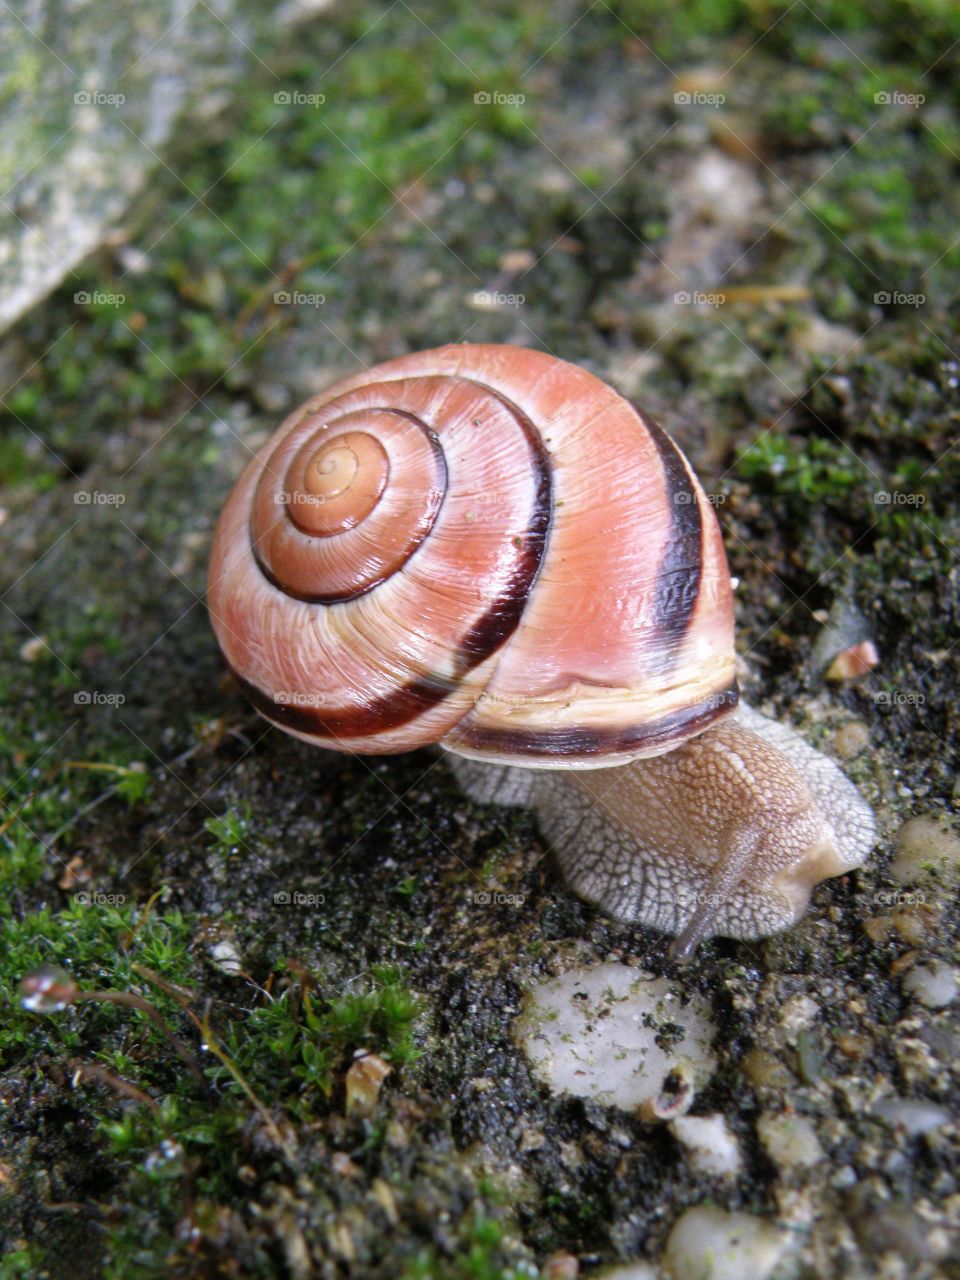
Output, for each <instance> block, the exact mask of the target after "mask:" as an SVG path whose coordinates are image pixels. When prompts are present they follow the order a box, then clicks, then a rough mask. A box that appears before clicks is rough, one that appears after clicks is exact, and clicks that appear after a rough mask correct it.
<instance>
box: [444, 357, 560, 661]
mask: <svg viewBox="0 0 960 1280" xmlns="http://www.w3.org/2000/svg"><path fill="white" fill-rule="evenodd" d="M464 381H468V382H472V383H473V384H474V386H477V387H480V388H481V390H483V391H486V392H487V393H488V394H489V395H491V396H493V397H494V398H495V399H497V400H499V401H500V403H501V404H503V405H505V406H506V407H507V409H509V411H510V412H511V413H512V414H513V416H514V417H515V418H516V420H517V422H518V423H519V425H520V428H521V430H522V431H523V434H524V436H525V437H526V439H527V443H528V444H529V446H530V457H531V461H532V463H533V466H534V469H535V472H536V488H535V492H534V500H533V511H532V513H531V516H530V521H529V524H528V527H527V532H526V533H525V534H524V535H523V544H522V546H521V547H518V551H519V552H520V555H519V556H518V563H517V566H516V568H515V569H514V572H513V576H512V577H511V579H510V582H509V584H508V586H507V589H506V590H505V591H504V592H502V593H501V595H500V596H498V598H497V599H496V600H494V602H493V604H491V606H490V607H489V609H487V611H486V612H485V613H484V614H483V615H482V616H481V617H480V618H478V619H477V621H476V622H475V623H474V624H473V626H472V627H471V628H470V630H469V631H468V632H467V633H466V635H465V636H464V637H463V639H462V640H461V641H460V651H459V653H458V655H457V661H456V666H455V670H456V672H457V674H458V675H466V673H467V672H468V671H472V670H473V668H474V667H478V666H479V665H480V663H481V662H485V661H486V659H487V658H489V657H490V655H491V654H492V653H495V652H496V651H497V649H499V648H500V646H501V645H502V644H503V643H504V642H505V641H506V640H508V639H509V638H510V636H512V635H513V633H514V631H516V629H517V627H518V626H519V625H520V618H521V617H522V615H523V609H524V606H525V604H526V601H527V596H528V595H529V594H530V592H531V590H532V589H533V584H534V583H535V582H536V580H537V575H538V574H539V572H540V565H541V564H542V562H543V555H544V551H545V550H546V545H547V534H548V532H549V529H550V521H551V519H552V518H553V484H552V479H551V471H552V468H551V463H550V455H549V454H548V453H547V450H546V448H545V446H544V443H543V440H542V439H541V437H540V433H539V431H538V430H537V428H536V427H535V426H534V424H533V423H532V422H531V420H530V419H529V418H528V417H527V415H526V414H525V413H524V412H523V410H522V409H521V408H520V406H519V405H517V404H514V402H513V401H512V400H509V399H508V398H507V397H506V396H505V395H502V394H501V393H500V392H499V391H496V390H495V389H494V388H493V387H490V386H488V385H487V384H486V383H485V382H480V381H478V380H477V379H476V378H468V379H464Z"/></svg>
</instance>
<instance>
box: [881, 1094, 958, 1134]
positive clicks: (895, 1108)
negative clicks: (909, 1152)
mask: <svg viewBox="0 0 960 1280" xmlns="http://www.w3.org/2000/svg"><path fill="white" fill-rule="evenodd" d="M873 1113H874V1115H877V1116H882V1118H883V1119H884V1120H886V1121H887V1122H888V1123H889V1124H892V1125H896V1126H897V1127H899V1128H902V1129H903V1130H904V1131H905V1132H906V1133H908V1134H909V1135H910V1137H911V1138H914V1137H917V1136H919V1135H920V1134H922V1133H931V1132H932V1131H933V1130H934V1129H940V1128H942V1127H943V1125H945V1124H950V1123H951V1122H952V1120H953V1117H952V1116H951V1114H950V1112H949V1111H948V1110H947V1109H946V1107H939V1106H937V1104H936V1103H935V1102H927V1101H926V1100H925V1099H924V1098H882V1099H881V1100H880V1101H879V1102H878V1103H876V1105H875V1106H874V1108H873Z"/></svg>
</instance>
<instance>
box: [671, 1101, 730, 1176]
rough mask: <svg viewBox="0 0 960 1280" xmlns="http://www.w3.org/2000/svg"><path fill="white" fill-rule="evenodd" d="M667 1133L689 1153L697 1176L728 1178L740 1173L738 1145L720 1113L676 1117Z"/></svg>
mask: <svg viewBox="0 0 960 1280" xmlns="http://www.w3.org/2000/svg"><path fill="white" fill-rule="evenodd" d="M670 1131H671V1133H672V1134H673V1136H674V1137H675V1138H676V1139H677V1141H678V1142H680V1143H681V1144H682V1145H683V1146H684V1147H685V1148H686V1149H687V1152H688V1153H689V1158H690V1165H691V1167H692V1168H693V1169H694V1170H695V1171H696V1172H697V1173H705V1174H707V1175H709V1176H713V1177H729V1176H732V1175H733V1174H735V1173H737V1172H739V1169H740V1165H741V1163H742V1162H741V1158H740V1146H739V1144H738V1142H737V1139H736V1137H735V1136H734V1135H733V1134H732V1133H731V1132H730V1130H729V1128H728V1127H727V1122H726V1120H725V1119H724V1117H723V1115H722V1114H721V1113H720V1112H714V1114H713V1115H709V1116H678V1117H677V1119H676V1120H671V1122H670Z"/></svg>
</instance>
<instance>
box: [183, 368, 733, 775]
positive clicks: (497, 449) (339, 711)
mask: <svg viewBox="0 0 960 1280" xmlns="http://www.w3.org/2000/svg"><path fill="white" fill-rule="evenodd" d="M208 601H209V608H210V614H211V619H212V622H213V627H214V630H215V632H216V635H217V639H218V641H219V644H220V647H221V650H222V651H223V654H224V657H225V658H226V661H227V662H228V663H229V665H230V667H231V669H232V670H233V672H234V674H235V675H236V676H237V678H238V680H239V681H240V682H241V684H242V686H243V688H244V689H245V691H246V692H247V694H248V696H249V697H250V698H251V700H252V701H253V702H254V704H255V705H256V706H257V708H258V709H259V710H260V711H262V712H263V713H264V714H265V715H266V716H267V717H268V718H269V719H270V720H272V721H274V722H275V723H276V724H278V725H280V726H281V727H283V728H285V729H287V730H288V731H289V732H291V733H294V734H296V735H297V736H299V737H302V738H305V739H307V740H309V741H312V742H316V743H319V744H321V745H323V746H327V747H332V748H335V749H339V750H344V751H359V752H376V753H380V752H391V751H404V750H408V749H411V748H413V747H417V746H421V745H424V744H426V743H431V742H438V741H439V742H441V743H442V744H443V745H444V746H446V747H449V748H450V749H452V750H455V751H459V752H461V753H462V754H467V755H475V756H478V757H480V758H483V759H503V760H509V761H511V762H512V763H529V764H539V765H548V766H549V765H551V764H557V765H564V766H567V767H569V766H570V765H577V764H580V765H584V766H590V765H603V764H610V763H614V762H616V761H619V760H626V759H630V758H634V757H637V756H644V755H657V754H660V753H662V752H663V751H667V750H670V749H671V748H672V747H674V746H676V745H677V744H678V743H680V742H682V741H685V740H686V739H687V738H689V737H691V736H693V735H694V734H696V733H699V732H701V731H702V730H703V729H704V728H706V727H707V725H709V724H710V723H712V722H713V721H714V720H715V719H717V718H718V717H719V716H721V715H724V714H726V713H727V712H729V711H730V710H732V708H733V706H734V705H735V703H736V685H735V682H734V675H733V612H732V601H731V590H730V578H729V571H728V569H727V563H726V557H725V555H724V552H723V545H722V541H721V537H720V531H719V527H718V525H717V521H716V518H715V516H714V513H713V510H712V508H711V506H710V504H709V503H708V502H707V500H706V497H705V496H704V494H703V491H702V490H701V488H700V485H699V483H698V482H697V480H696V477H695V476H694V474H693V472H692V470H691V469H690V466H689V464H688V463H687V461H686V459H685V458H684V457H683V455H682V454H681V452H680V451H679V449H677V447H676V446H675V445H674V444H673V442H672V441H671V440H670V439H669V437H668V436H667V435H666V434H665V433H664V432H663V431H662V430H661V428H660V427H659V426H658V425H657V424H656V423H655V422H654V421H653V420H652V419H650V418H648V417H646V416H645V415H643V414H641V413H640V411H638V410H637V409H635V408H633V407H632V406H631V405H630V404H629V403H628V402H627V401H626V400H624V399H623V398H622V397H621V396H619V395H618V394H617V393H616V392H615V391H613V390H612V389H611V388H610V387H608V386H606V385H605V384H604V383H603V382H601V381H599V379H597V378H595V377H594V376H593V375H592V374H589V373H587V372H586V371H585V370H583V369H579V368H577V367H576V366H573V365H570V364H567V363H566V362H564V361H561V360H557V359H555V358H553V357H551V356H548V355H544V354H542V353H540V352H536V351H528V350H526V349H524V348H520V347H508V346H471V345H460V346H449V347H441V348H438V349H437V350H434V351H424V352H420V353H418V354H416V355H411V356H404V357H402V358H400V359H398V360H391V361H389V362H387V363H386V364H382V365H378V366H377V367H375V368H373V369H370V370H368V371H367V372H365V373H363V374H360V375H357V376H356V377H353V378H349V379H346V380H344V381H342V382H339V383H337V384H336V385H335V386H333V387H331V388H330V390H329V391H328V392H326V393H324V394H322V395H319V396H315V397H313V398H312V399H311V400H309V401H307V403H306V404H304V405H302V406H301V407H300V408H299V409H298V410H296V412H295V413H293V414H291V415H290V417H289V418H287V420H286V421H285V422H284V423H283V424H282V425H281V426H280V428H279V429H278V431H277V432H276V433H275V434H274V436H273V437H272V438H271V439H270V440H269V441H267V443H266V444H265V445H264V446H263V448H262V449H261V450H260V451H259V453H258V454H257V456H256V458H255V459H254V460H253V461H252V462H251V463H250V465H249V466H248V467H247V469H246V471H245V472H244V474H243V475H242V476H241V478H240V480H239V481H238V482H237V485H236V486H235V488H234V490H233V492H232V493H231V495H230V497H229V499H228V501H227V504H226V506H225V508H224V510H223V513H222V515H221V517H220V520H219V522H218V525H217V529H216V533H215V536H214V545H213V552H212V556H211V564H210V581H209V596H208Z"/></svg>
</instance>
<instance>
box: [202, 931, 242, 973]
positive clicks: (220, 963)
mask: <svg viewBox="0 0 960 1280" xmlns="http://www.w3.org/2000/svg"><path fill="white" fill-rule="evenodd" d="M209 954H210V959H211V960H212V961H213V963H214V964H215V965H216V967H217V968H218V969H219V970H220V972H221V973H227V974H230V976H231V977H232V976H234V975H236V974H238V973H242V972H243V957H242V956H241V955H240V952H239V950H238V949H237V945H236V943H235V942H232V941H231V940H230V939H229V938H221V940H220V941H219V942H215V943H214V944H213V946H212V947H211V948H210V952H209Z"/></svg>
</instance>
